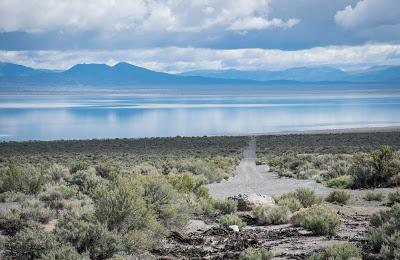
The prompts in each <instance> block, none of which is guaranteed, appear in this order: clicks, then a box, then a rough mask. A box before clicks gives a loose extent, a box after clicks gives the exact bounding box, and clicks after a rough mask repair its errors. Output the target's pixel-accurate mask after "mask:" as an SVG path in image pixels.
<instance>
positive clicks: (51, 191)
mask: <svg viewBox="0 0 400 260" xmlns="http://www.w3.org/2000/svg"><path fill="white" fill-rule="evenodd" d="M78 193H79V190H78V189H77V188H76V186H66V185H63V184H61V185H55V186H50V187H48V188H47V189H46V191H45V192H43V193H42V194H40V195H39V197H40V200H41V201H43V202H45V203H46V205H47V206H49V207H50V208H52V209H62V208H64V200H69V199H71V198H73V197H75V196H77V195H78Z"/></svg>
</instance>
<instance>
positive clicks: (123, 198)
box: [93, 176, 165, 238]
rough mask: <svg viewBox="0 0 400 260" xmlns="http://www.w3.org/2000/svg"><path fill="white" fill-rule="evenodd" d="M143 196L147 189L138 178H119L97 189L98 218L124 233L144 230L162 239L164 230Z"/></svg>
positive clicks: (148, 234) (95, 202)
mask: <svg viewBox="0 0 400 260" xmlns="http://www.w3.org/2000/svg"><path fill="white" fill-rule="evenodd" d="M143 197H144V189H143V186H142V184H141V183H140V180H139V179H138V178H137V177H135V176H131V177H117V178H116V179H115V180H113V181H111V182H109V183H105V184H102V185H101V186H99V187H98V188H97V190H96V192H95V195H94V196H93V200H94V207H95V215H96V218H97V219H98V220H99V221H100V222H101V223H103V224H105V225H106V226H107V227H108V229H109V230H117V231H118V232H120V233H121V234H127V233H129V232H133V231H137V232H139V231H145V234H146V235H147V236H149V237H154V238H156V237H158V236H161V235H163V233H164V231H165V229H164V227H163V226H162V225H161V224H160V223H158V222H157V219H156V215H155V214H153V212H152V211H151V210H150V209H149V208H148V207H147V204H146V201H145V199H144V198H143Z"/></svg>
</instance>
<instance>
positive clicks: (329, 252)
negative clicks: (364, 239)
mask: <svg viewBox="0 0 400 260" xmlns="http://www.w3.org/2000/svg"><path fill="white" fill-rule="evenodd" d="M326 259H332V260H350V259H353V260H361V259H362V258H361V250H360V248H358V247H357V246H355V245H352V244H350V243H341V244H335V245H332V246H328V247H325V248H324V249H322V251H321V252H320V253H318V254H316V255H313V256H312V257H311V258H310V260H326Z"/></svg>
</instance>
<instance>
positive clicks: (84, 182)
mask: <svg viewBox="0 0 400 260" xmlns="http://www.w3.org/2000/svg"><path fill="white" fill-rule="evenodd" d="M103 182H105V179H103V178H101V177H99V176H97V175H96V172H95V170H94V169H93V168H89V169H88V170H79V171H77V172H75V173H74V174H73V175H72V177H71V179H70V180H69V184H71V185H76V186H77V187H78V188H79V191H81V192H82V193H83V194H88V195H90V194H91V193H92V192H93V191H94V190H95V189H96V188H97V186H99V185H100V184H101V183H103Z"/></svg>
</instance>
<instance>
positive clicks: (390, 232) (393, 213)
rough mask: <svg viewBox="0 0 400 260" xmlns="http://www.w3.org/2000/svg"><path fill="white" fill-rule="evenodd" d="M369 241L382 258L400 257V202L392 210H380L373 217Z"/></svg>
mask: <svg viewBox="0 0 400 260" xmlns="http://www.w3.org/2000/svg"><path fill="white" fill-rule="evenodd" d="M370 222H371V226H372V227H371V229H370V231H369V233H368V241H369V243H370V245H371V247H372V248H373V249H374V250H375V252H378V253H379V254H380V256H381V257H382V259H398V258H399V257H400V204H394V205H393V206H392V208H391V209H390V210H386V211H380V212H379V213H376V214H374V215H373V216H372V217H371V220H370Z"/></svg>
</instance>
